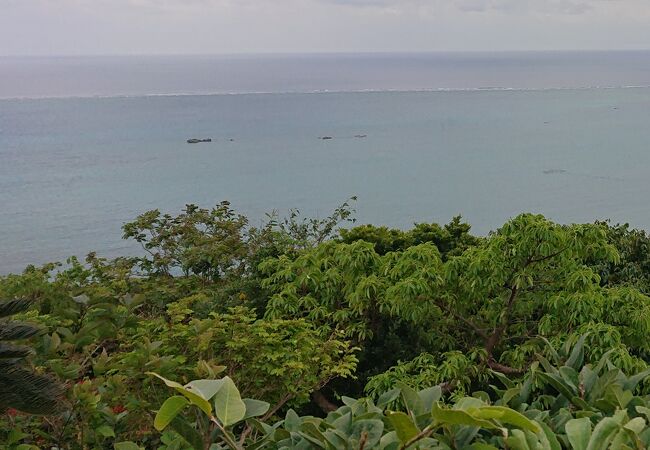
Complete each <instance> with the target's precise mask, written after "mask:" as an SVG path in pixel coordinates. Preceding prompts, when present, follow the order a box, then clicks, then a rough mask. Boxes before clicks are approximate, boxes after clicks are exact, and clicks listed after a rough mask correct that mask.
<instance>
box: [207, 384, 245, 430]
mask: <svg viewBox="0 0 650 450" xmlns="http://www.w3.org/2000/svg"><path fill="white" fill-rule="evenodd" d="M222 381H223V385H222V386H221V388H220V389H219V391H218V392H217V393H216V395H215V396H214V407H215V409H216V413H217V418H218V419H219V420H220V421H221V423H222V424H223V425H224V426H226V427H227V426H230V425H233V424H235V423H237V422H239V421H240V420H242V419H243V418H244V416H245V415H246V404H245V403H244V402H243V400H242V399H241V396H240V395H239V390H238V389H237V386H235V383H234V382H233V381H232V379H230V377H224V378H223V379H222Z"/></svg>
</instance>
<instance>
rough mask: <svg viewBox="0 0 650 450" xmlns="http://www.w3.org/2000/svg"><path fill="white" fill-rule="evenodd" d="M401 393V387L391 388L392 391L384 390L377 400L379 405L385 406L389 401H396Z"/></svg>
mask: <svg viewBox="0 0 650 450" xmlns="http://www.w3.org/2000/svg"><path fill="white" fill-rule="evenodd" d="M399 394H400V390H399V388H395V389H391V390H390V391H387V392H384V393H383V394H381V396H380V397H379V399H378V400H377V406H378V407H380V408H384V407H385V406H386V405H388V404H389V403H391V402H393V401H395V399H397V397H399Z"/></svg>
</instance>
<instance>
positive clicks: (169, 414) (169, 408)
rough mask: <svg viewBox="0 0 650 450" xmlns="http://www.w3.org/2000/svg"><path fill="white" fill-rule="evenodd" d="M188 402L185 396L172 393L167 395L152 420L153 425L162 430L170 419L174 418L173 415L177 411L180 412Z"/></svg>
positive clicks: (176, 413)
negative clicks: (171, 395)
mask: <svg viewBox="0 0 650 450" xmlns="http://www.w3.org/2000/svg"><path fill="white" fill-rule="evenodd" d="M188 403H189V402H188V401H187V400H186V398H185V397H183V396H181V395H174V396H173V397H169V398H168V399H167V400H165V403H163V404H162V406H161V407H160V409H159V410H158V413H157V414H156V418H155V419H154V421H153V426H154V427H155V428H156V430H158V431H162V430H164V429H165V428H167V425H169V424H170V423H171V421H172V420H174V417H176V416H177V415H178V413H180V412H181V411H182V410H183V408H185V406H187V405H188Z"/></svg>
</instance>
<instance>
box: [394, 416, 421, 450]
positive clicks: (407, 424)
mask: <svg viewBox="0 0 650 450" xmlns="http://www.w3.org/2000/svg"><path fill="white" fill-rule="evenodd" d="M388 420H389V421H390V423H391V425H393V428H395V432H396V433H397V438H398V439H399V440H400V442H401V443H406V442H408V441H409V440H410V439H412V438H413V437H415V436H417V434H418V433H419V432H420V430H418V428H417V427H416V426H415V424H414V423H413V420H412V419H411V417H410V416H408V415H406V414H404V413H403V412H390V413H388Z"/></svg>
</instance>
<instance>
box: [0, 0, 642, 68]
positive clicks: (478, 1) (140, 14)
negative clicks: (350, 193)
mask: <svg viewBox="0 0 650 450" xmlns="http://www.w3.org/2000/svg"><path fill="white" fill-rule="evenodd" d="M647 48H650V0H0V54H2V55H68V54H143V53H172V54H177V53H274V52H364V51H438V50H443V51H445V50H449V51H453V50H563V49H647Z"/></svg>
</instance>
